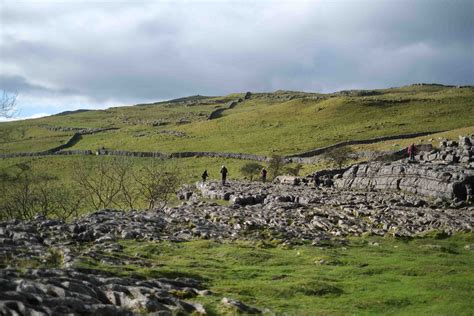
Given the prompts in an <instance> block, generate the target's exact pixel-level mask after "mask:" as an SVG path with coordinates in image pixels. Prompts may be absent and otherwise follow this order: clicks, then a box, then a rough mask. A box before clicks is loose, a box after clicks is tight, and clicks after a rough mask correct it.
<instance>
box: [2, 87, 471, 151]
mask: <svg viewBox="0 0 474 316" xmlns="http://www.w3.org/2000/svg"><path fill="white" fill-rule="evenodd" d="M238 98H243V94H233V95H228V96H224V97H202V96H197V97H189V98H182V99H177V100H173V101H168V102H160V103H154V104H146V105H137V106H130V107H120V108H110V109H107V110H98V111H85V112H80V113H72V114H65V115H55V116H51V117H46V118H41V119H35V120H27V121H18V122H9V123H1V124H0V135H1V141H0V152H1V153H13V152H21V151H40V150H46V149H48V148H51V147H54V146H57V145H60V144H62V143H64V142H65V141H66V140H67V139H68V138H69V137H70V136H71V135H72V133H73V132H64V131H63V132H61V131H51V130H49V129H48V127H77V128H107V127H114V128H118V129H117V130H111V131H107V132H102V133H97V134H92V135H83V137H82V139H81V141H79V142H78V143H77V144H76V145H74V147H72V148H71V149H91V150H95V149H97V148H99V147H105V148H107V149H115V150H130V151H160V152H177V151H219V152H242V153H253V154H264V155H269V154H272V153H278V154H284V155H286V154H296V153H299V152H302V151H306V150H309V149H313V148H317V147H322V146H326V145H330V144H333V143H336V142H339V141H344V140H350V139H366V138H372V137H378V136H386V135H396V134H405V133H412V132H423V131H442V130H443V131H444V130H453V129H457V128H465V127H470V126H473V125H474V121H473V119H472V117H474V88H472V87H463V88H456V87H447V86H441V85H411V86H406V87H401V88H391V89H382V90H370V91H342V92H338V93H333V94H315V93H302V92H292V91H277V92H275V93H256V94H252V96H251V98H250V99H248V100H244V101H243V102H240V103H238V104H237V105H236V106H235V107H234V108H232V109H228V110H225V111H223V112H222V116H221V117H219V118H217V119H214V120H208V119H207V117H208V116H209V114H210V113H211V112H212V111H213V110H215V109H217V108H225V107H227V105H228V103H229V102H230V101H232V100H237V99H238ZM176 132H177V133H176Z"/></svg>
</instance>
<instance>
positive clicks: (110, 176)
mask: <svg viewBox="0 0 474 316" xmlns="http://www.w3.org/2000/svg"><path fill="white" fill-rule="evenodd" d="M129 171H130V169H129V165H125V163H124V160H119V159H117V158H113V159H111V160H109V159H99V161H98V162H95V163H92V162H88V163H86V162H84V161H82V162H81V163H79V164H77V165H76V166H75V168H74V179H75V180H76V182H77V183H78V184H79V186H80V187H81V189H82V190H83V192H84V197H85V199H86V201H87V203H88V204H89V205H90V206H91V207H93V208H94V209H103V208H107V207H110V206H112V205H115V206H119V205H118V204H119V203H120V202H119V200H120V194H121V192H122V191H123V190H124V186H125V185H126V184H125V181H126V178H127V176H128V173H129Z"/></svg>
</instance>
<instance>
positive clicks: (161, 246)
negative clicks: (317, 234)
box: [81, 234, 474, 315]
mask: <svg viewBox="0 0 474 316" xmlns="http://www.w3.org/2000/svg"><path fill="white" fill-rule="evenodd" d="M473 242H474V238H473V235H472V234H468V235H462V234H461V235H457V236H454V237H450V238H448V239H444V240H440V239H436V238H432V237H431V238H424V239H414V240H411V241H401V240H393V239H391V238H385V239H384V238H376V237H366V238H358V239H353V240H350V241H349V244H347V245H343V246H341V245H325V246H321V247H315V246H305V245H302V246H296V247H291V248H288V247H285V246H276V247H275V246H268V244H262V243H249V242H234V243H227V242H224V243H220V242H215V241H207V240H200V241H193V242H186V243H169V242H160V243H151V242H141V243H137V242H130V241H124V242H122V245H124V246H125V249H124V254H116V256H119V257H120V256H122V257H135V258H136V257H139V258H140V259H143V260H145V261H146V263H147V267H143V266H137V265H126V266H107V265H104V264H101V263H100V262H96V261H86V262H84V263H83V264H81V266H83V267H87V268H94V269H99V270H100V269H103V270H106V271H108V272H114V273H116V274H118V275H130V274H138V275H142V276H146V277H192V278H197V279H200V280H202V281H203V282H204V283H205V285H206V286H207V287H208V288H209V289H210V290H211V291H212V292H214V294H213V295H211V296H207V297H199V298H196V299H195V300H196V301H198V302H201V303H204V304H205V307H206V309H207V310H208V311H210V314H211V315H217V314H222V313H225V310H222V309H221V306H220V304H219V301H220V300H221V299H222V297H231V298H234V299H240V300H243V301H244V302H247V303H248V304H253V305H255V306H259V307H261V308H268V309H269V310H271V311H272V312H275V313H276V314H277V315H347V314H351V315H352V314H358V315H361V314H362V315H364V314H374V315H377V314H384V315H420V314H422V315H470V314H471V313H472V310H473V308H474V301H473V300H472V293H473V291H474V275H473V273H472V263H473V262H474V253H473V250H472V247H473V244H472V243H473ZM468 247H470V248H469V249H468ZM89 260H90V259H89Z"/></svg>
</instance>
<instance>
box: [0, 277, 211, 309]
mask: <svg viewBox="0 0 474 316" xmlns="http://www.w3.org/2000/svg"><path fill="white" fill-rule="evenodd" d="M0 285H1V286H0V314H1V315H143V314H144V313H153V314H159V315H177V314H180V315H184V314H192V313H194V314H205V313H206V312H205V310H204V308H203V306H202V305H201V304H197V303H189V302H186V301H183V300H181V299H180V298H178V297H177V296H175V295H174V294H173V293H177V292H179V293H184V292H186V296H187V297H189V298H191V297H195V296H197V295H198V293H199V291H200V285H199V283H198V282H197V281H195V280H190V279H175V280H171V279H166V278H160V279H148V280H145V279H137V278H117V277H112V276H107V275H101V274H98V275H97V274H94V273H93V271H79V270H76V269H65V270H61V269H30V270H27V271H26V272H19V271H17V270H14V269H2V270H0ZM196 286H197V287H198V288H196Z"/></svg>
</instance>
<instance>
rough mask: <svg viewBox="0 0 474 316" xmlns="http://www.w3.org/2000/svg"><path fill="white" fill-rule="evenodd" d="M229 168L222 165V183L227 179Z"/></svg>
mask: <svg viewBox="0 0 474 316" xmlns="http://www.w3.org/2000/svg"><path fill="white" fill-rule="evenodd" d="M227 172H228V171H227V168H226V167H225V166H224V165H222V168H221V175H222V185H225V180H226V179H227Z"/></svg>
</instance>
